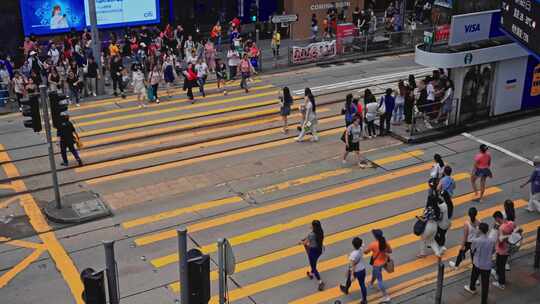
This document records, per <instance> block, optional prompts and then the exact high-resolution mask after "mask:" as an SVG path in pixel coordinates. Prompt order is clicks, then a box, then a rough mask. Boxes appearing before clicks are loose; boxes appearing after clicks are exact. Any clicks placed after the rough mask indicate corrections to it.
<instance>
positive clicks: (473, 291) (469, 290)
mask: <svg viewBox="0 0 540 304" xmlns="http://www.w3.org/2000/svg"><path fill="white" fill-rule="evenodd" d="M463 289H465V291H467V292H469V293H470V294H473V295H474V294H476V289H471V287H470V286H469V285H465V286H463Z"/></svg>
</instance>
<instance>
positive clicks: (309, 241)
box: [300, 220, 324, 291]
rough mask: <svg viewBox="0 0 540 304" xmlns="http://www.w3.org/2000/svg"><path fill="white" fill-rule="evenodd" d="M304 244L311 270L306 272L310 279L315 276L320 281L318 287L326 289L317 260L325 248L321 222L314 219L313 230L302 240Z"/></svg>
mask: <svg viewBox="0 0 540 304" xmlns="http://www.w3.org/2000/svg"><path fill="white" fill-rule="evenodd" d="M300 244H301V245H304V248H305V249H306V253H307V256H308V260H309V266H310V270H309V271H308V272H307V273H306V274H307V276H308V278H309V279H310V280H313V278H314V277H315V278H316V279H317V281H318V289H319V291H322V290H323V289H324V282H323V281H322V279H321V275H320V274H319V271H317V261H318V260H319V258H320V257H321V255H322V253H323V248H324V231H323V229H322V226H321V222H320V221H318V220H313V221H312V222H311V232H310V233H308V235H307V236H306V237H305V238H304V239H302V241H301V242H300Z"/></svg>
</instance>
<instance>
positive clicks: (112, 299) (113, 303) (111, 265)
mask: <svg viewBox="0 0 540 304" xmlns="http://www.w3.org/2000/svg"><path fill="white" fill-rule="evenodd" d="M103 247H105V267H106V268H107V271H106V274H107V289H108V290H109V303H110V304H118V303H120V292H119V290H118V273H117V271H116V260H115V258H114V241H103Z"/></svg>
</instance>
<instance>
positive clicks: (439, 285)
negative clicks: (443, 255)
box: [435, 258, 444, 304]
mask: <svg viewBox="0 0 540 304" xmlns="http://www.w3.org/2000/svg"><path fill="white" fill-rule="evenodd" d="M438 266H439V267H438V272H437V290H436V293H435V304H441V303H442V291H443V282H444V263H442V262H441V259H440V258H439V265H438Z"/></svg>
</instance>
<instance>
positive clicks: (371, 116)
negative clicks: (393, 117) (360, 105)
mask: <svg viewBox="0 0 540 304" xmlns="http://www.w3.org/2000/svg"><path fill="white" fill-rule="evenodd" d="M378 108H379V104H378V103H377V102H373V101H372V102H369V103H367V104H366V124H367V130H368V138H372V137H377V131H376V130H375V119H377V109H378Z"/></svg>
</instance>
